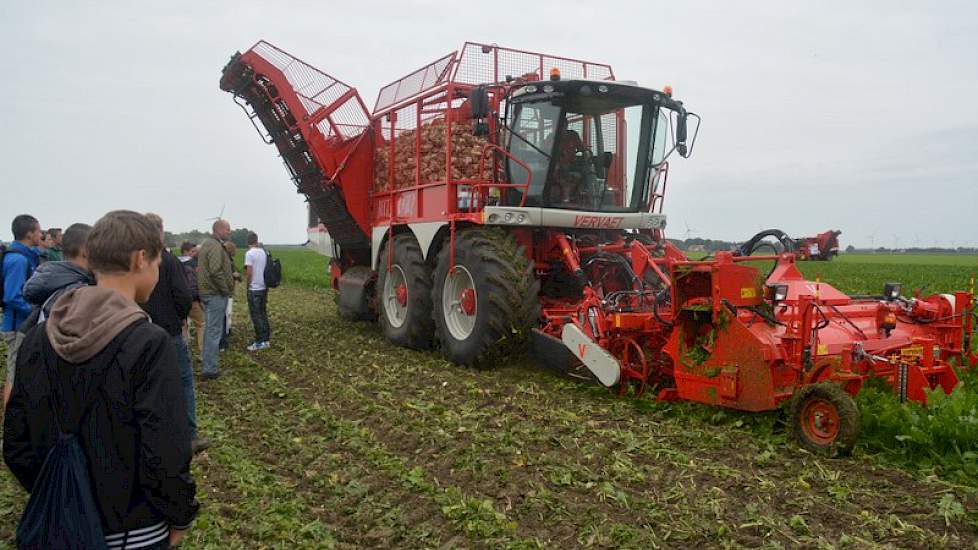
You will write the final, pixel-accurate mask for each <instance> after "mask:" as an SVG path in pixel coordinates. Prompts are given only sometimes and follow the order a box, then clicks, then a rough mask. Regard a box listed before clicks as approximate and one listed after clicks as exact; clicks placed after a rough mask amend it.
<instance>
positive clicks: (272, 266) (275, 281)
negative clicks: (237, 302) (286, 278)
mask: <svg viewBox="0 0 978 550" xmlns="http://www.w3.org/2000/svg"><path fill="white" fill-rule="evenodd" d="M262 250H265V249H262ZM280 284H282V262H280V261H279V260H278V258H273V257H272V253H271V252H269V251H268V250H265V288H278V285H280Z"/></svg>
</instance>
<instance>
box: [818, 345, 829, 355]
mask: <svg viewBox="0 0 978 550" xmlns="http://www.w3.org/2000/svg"><path fill="white" fill-rule="evenodd" d="M828 354H829V346H828V345H826V344H819V345H818V347H817V348H815V355H828Z"/></svg>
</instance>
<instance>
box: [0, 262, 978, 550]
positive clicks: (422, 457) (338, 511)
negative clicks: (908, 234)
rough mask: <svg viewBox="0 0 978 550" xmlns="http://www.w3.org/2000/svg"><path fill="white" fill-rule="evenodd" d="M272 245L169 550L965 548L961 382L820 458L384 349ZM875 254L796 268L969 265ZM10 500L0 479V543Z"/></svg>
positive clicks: (210, 396)
mask: <svg viewBox="0 0 978 550" xmlns="http://www.w3.org/2000/svg"><path fill="white" fill-rule="evenodd" d="M273 253H275V255H276V256H278V257H279V258H281V259H282V261H283V264H284V268H285V283H284V284H283V286H282V287H281V288H279V289H276V290H274V291H272V293H271V297H270V306H269V307H270V315H271V323H272V327H273V338H272V341H273V347H272V348H271V349H270V350H266V351H263V352H259V353H255V354H252V353H247V352H245V351H244V346H245V345H246V344H247V343H248V341H249V339H248V337H249V328H250V326H249V325H250V324H249V322H248V317H247V310H246V307H244V305H243V304H244V299H243V298H244V297H243V294H241V292H240V289H239V295H238V299H237V300H236V305H235V314H234V335H233V338H232V346H233V347H232V350H231V351H229V352H227V353H225V354H223V355H222V356H221V361H222V368H223V369H224V374H225V376H223V377H222V378H221V379H219V380H217V381H214V382H204V383H200V385H199V386H198V395H199V397H198V408H199V411H198V416H199V418H200V421H201V425H202V430H203V432H204V433H205V434H206V435H208V436H210V437H212V438H213V439H214V441H215V445H214V447H212V448H211V449H209V450H208V451H205V452H204V453H202V454H201V455H199V456H197V457H196V458H195V460H194V465H193V468H194V473H195V475H196V478H197V481H198V485H199V497H200V500H201V502H202V504H203V512H202V514H201V516H200V518H199V519H198V520H197V523H196V525H195V526H194V529H193V531H192V532H191V533H190V534H189V536H188V538H187V540H186V542H185V543H184V546H185V547H188V548H221V549H222V550H223V549H229V548H574V547H597V548H613V547H615V548H676V547H690V546H698V547H702V548H742V547H769V548H798V547H805V548H833V547H846V548H879V547H884V548H935V547H946V548H975V547H978V546H976V544H978V392H976V391H975V390H974V386H975V385H976V384H978V377H976V376H973V375H969V376H966V377H965V378H964V381H963V383H962V384H961V386H959V388H958V389H957V390H956V391H955V392H954V394H952V395H951V396H950V397H947V398H943V399H940V398H935V399H932V402H931V405H930V406H929V407H926V408H925V407H922V406H919V405H901V404H899V403H897V402H896V401H895V400H894V399H893V398H892V397H891V395H890V394H889V393H888V392H886V391H884V390H881V389H879V388H876V387H870V388H868V389H867V390H865V391H864V392H863V393H862V394H861V395H860V396H859V399H858V402H859V404H860V407H861V410H862V412H863V432H862V435H861V438H860V443H859V445H858V446H857V448H856V450H855V452H854V455H853V456H852V457H848V458H842V459H824V458H818V457H815V456H813V455H811V454H809V453H806V452H804V451H802V450H800V449H799V448H798V447H797V446H796V445H794V444H793V443H792V442H791V441H790V440H789V437H788V435H787V433H786V428H785V425H784V421H783V419H782V418H781V416H780V414H779V413H777V412H774V413H767V414H747V413H738V412H732V411H725V410H719V409H715V408H711V407H707V406H702V405H697V404H692V403H659V402H656V401H654V400H653V399H652V398H651V397H650V396H646V397H643V398H641V399H638V400H635V399H621V398H617V397H613V396H612V395H610V394H609V392H607V391H606V390H604V389H603V388H599V387H596V386H592V385H587V384H584V383H580V382H577V381H572V380H569V379H566V378H560V377H557V376H556V375H554V374H552V373H550V372H548V371H545V370H544V369H541V368H539V367H537V366H535V365H534V364H533V363H532V362H530V361H529V360H527V359H525V358H517V359H514V360H513V361H512V362H510V363H507V364H500V365H498V366H497V368H495V369H491V370H481V371H480V370H472V369H464V368H459V367H456V366H454V365H452V364H450V363H448V362H446V361H445V360H443V359H442V358H441V357H440V356H439V355H438V354H437V352H418V351H411V350H407V349H403V348H397V347H393V346H391V345H389V344H387V343H386V342H385V341H384V340H383V338H382V337H381V334H380V331H379V329H378V328H377V327H376V326H375V325H373V324H367V323H354V322H346V321H343V320H341V319H340V318H339V317H338V315H337V313H336V308H335V306H334V305H333V294H332V291H330V290H328V288H327V286H328V284H327V278H326V260H325V259H324V258H323V257H321V256H317V255H316V254H314V253H312V252H309V251H305V250H296V249H283V250H273ZM883 258H884V256H874V255H866V256H842V257H840V258H839V259H838V260H836V261H832V262H827V263H819V262H813V263H806V264H801V268H802V270H803V271H804V272H805V273H806V275H807V276H809V277H814V276H815V275H816V274H818V275H820V276H821V278H822V280H823V281H825V282H826V283H827V284H833V285H835V286H837V287H838V288H840V289H841V290H843V291H847V292H859V293H875V292H879V291H880V290H881V289H882V285H883V283H884V282H886V281H899V282H902V283H904V285H905V288H908V289H910V288H913V287H914V286H920V285H923V284H929V285H930V286H929V287H928V291H935V292H937V291H939V292H948V291H952V290H955V289H964V288H965V287H966V285H967V284H968V281H967V279H968V277H969V276H970V274H971V273H973V272H974V271H978V269H976V267H978V260H976V258H974V257H971V258H966V257H965V258H959V257H950V258H949V257H937V256H933V257H931V256H899V257H897V256H892V257H891V256H886V257H885V258H886V261H883ZM890 258H900V259H901V260H902V261H899V262H897V261H895V260H894V261H890ZM930 258H932V259H933V260H934V261H932V262H928V261H927V260H928V259H930ZM195 360H196V359H195ZM0 361H2V359H0ZM198 368H199V364H198ZM25 498H26V496H25V493H24V491H23V490H22V489H21V488H20V487H19V486H18V485H17V484H16V482H15V481H14V480H13V478H12V476H10V475H9V473H8V472H7V471H6V470H3V471H2V472H0V541H3V542H0V547H11V545H12V538H13V532H14V527H15V524H16V518H17V517H18V515H19V513H20V511H21V510H22V509H23V505H24V502H25ZM5 545H6V546H5Z"/></svg>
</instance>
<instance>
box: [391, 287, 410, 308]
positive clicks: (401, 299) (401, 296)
mask: <svg viewBox="0 0 978 550" xmlns="http://www.w3.org/2000/svg"><path fill="white" fill-rule="evenodd" d="M394 294H395V296H397V303H398V304H399V305H400V306H401V307H404V306H406V305H407V285H400V286H398V287H397V288H395V289H394Z"/></svg>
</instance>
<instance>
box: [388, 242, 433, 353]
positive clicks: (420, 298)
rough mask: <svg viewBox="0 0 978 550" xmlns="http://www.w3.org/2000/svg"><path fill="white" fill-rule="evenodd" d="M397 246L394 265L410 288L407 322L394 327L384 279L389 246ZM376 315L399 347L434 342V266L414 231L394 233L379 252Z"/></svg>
mask: <svg viewBox="0 0 978 550" xmlns="http://www.w3.org/2000/svg"><path fill="white" fill-rule="evenodd" d="M388 246H393V247H394V254H393V264H394V265H400V266H401V269H402V270H403V271H404V278H405V282H406V283H407V290H408V304H407V308H408V310H407V316H406V317H405V319H404V324H402V325H401V326H399V327H394V326H392V325H391V324H390V321H389V320H388V318H387V312H386V310H385V309H384V308H385V300H384V297H383V293H384V282H385V281H386V279H387V264H388V253H387V250H388V249H387V247H388ZM376 289H377V310H378V311H377V317H378V319H379V321H380V329H381V331H382V332H383V333H384V336H385V337H386V338H387V339H388V340H389V341H390V342H391V343H393V344H396V345H398V346H402V347H406V348H412V349H420V350H426V349H431V346H432V343H433V342H434V333H435V326H434V323H433V322H432V318H431V268H430V267H428V265H427V264H426V263H425V261H424V256H423V255H422V254H421V246H420V245H418V241H417V240H416V239H415V238H414V235H411V234H401V235H395V236H394V238H393V239H392V242H391V241H388V242H387V243H386V244H385V245H384V246H383V248H381V251H380V262H379V268H378V273H377V286H376Z"/></svg>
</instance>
